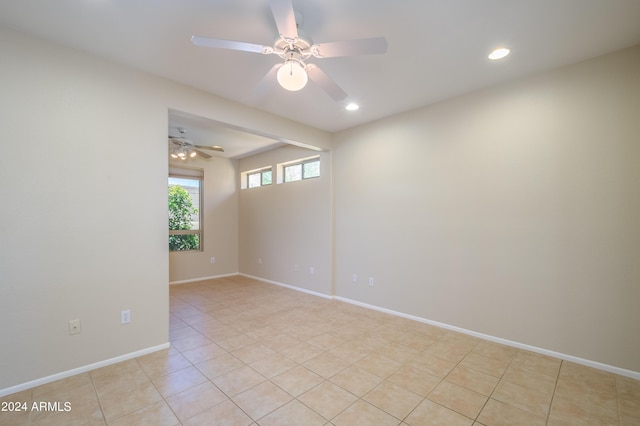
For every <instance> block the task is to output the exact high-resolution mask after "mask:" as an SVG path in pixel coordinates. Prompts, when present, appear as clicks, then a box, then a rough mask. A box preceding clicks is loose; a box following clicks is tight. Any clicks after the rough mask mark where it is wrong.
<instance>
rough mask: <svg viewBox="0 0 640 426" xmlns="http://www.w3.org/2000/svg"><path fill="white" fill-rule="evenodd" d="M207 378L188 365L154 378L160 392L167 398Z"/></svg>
mask: <svg viewBox="0 0 640 426" xmlns="http://www.w3.org/2000/svg"><path fill="white" fill-rule="evenodd" d="M206 381H207V378H206V377H205V376H204V374H202V373H201V372H200V371H199V370H198V369H197V368H195V367H187V368H183V369H182V370H178V371H174V372H172V373H169V374H165V375H164V376H159V377H156V378H155V379H153V380H152V382H153V384H154V385H155V387H156V389H158V391H159V392H160V394H161V395H162V396H163V397H165V398H167V397H169V396H171V395H175V394H177V393H180V392H182V391H185V390H187V389H189V388H192V387H194V386H196V385H199V384H201V383H204V382H206Z"/></svg>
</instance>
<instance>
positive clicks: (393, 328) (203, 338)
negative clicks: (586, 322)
mask: <svg viewBox="0 0 640 426" xmlns="http://www.w3.org/2000/svg"><path fill="white" fill-rule="evenodd" d="M169 319H170V321H169V330H170V339H171V341H172V346H171V347H170V348H169V349H166V350H162V351H158V352H155V353H153V354H148V355H145V356H141V357H138V358H136V359H131V360H127V361H124V362H121V363H117V364H113V365H110V366H107V367H103V368H99V369H96V370H94V371H91V372H89V373H82V374H79V375H77V376H73V377H70V378H67V379H63V380H59V381H57V382H53V383H49V384H45V385H41V386H38V387H36V388H34V389H30V390H27V391H23V392H19V393H17V394H14V395H9V396H7V397H2V398H0V401H8V400H15V399H16V398H19V399H21V400H24V401H25V402H28V403H29V404H31V403H32V402H33V401H45V402H46V401H48V402H65V401H67V402H70V403H71V404H72V411H71V412H63V413H56V412H31V413H30V412H24V413H3V412H0V425H1V426H4V425H7V424H8V425H14V424H15V425H24V426H30V425H32V424H33V425H44V426H51V425H64V426H70V425H81V426H86V425H92V424H96V425H104V424H106V422H107V420H108V421H109V424H115V425H122V424H136V425H138V424H145V422H147V423H149V424H154V425H155V424H170V425H171V424H177V423H178V422H179V421H182V422H183V424H187V425H208V424H213V425H215V426H219V425H245V426H248V425H252V426H257V425H258V424H261V425H263V426H264V425H266V424H290V423H292V424H301V423H303V424H305V426H306V424H312V425H313V424H325V425H326V426H329V425H332V426H339V425H343V424H348V425H349V426H351V425H354V424H367V425H369V424H387V423H389V424H402V425H404V426H416V425H421V426H422V425H432V424H435V425H438V424H445V425H454V426H456V425H471V424H473V425H476V426H491V425H544V424H545V423H547V422H546V421H545V420H546V418H545V416H546V413H548V425H551V426H555V425H574V424H575V425H591V424H605V425H606V424H612V425H622V426H636V425H640V382H639V381H637V380H633V379H630V378H627V377H622V376H617V375H614V374H611V373H608V372H605V371H601V370H596V369H593V368H590V367H586V366H584V365H580V364H576V363H572V362H567V361H562V360H560V359H557V358H553V357H549V356H546V355H541V354H538V353H534V352H530V351H526V350H521V349H516V348H512V347H508V346H504V345H501V344H498V343H495V342H489V341H484V340H481V339H478V338H476V337H473V336H468V335H465V334H460V333H456V332H453V331H450V330H445V329H442V328H438V327H435V326H432V325H429V324H424V323H420V322H416V321H411V320H408V319H405V318H399V317H394V316H392V315H389V314H385V313H381V312H378V311H372V310H368V309H365V308H362V307H359V306H355V305H351V304H348V303H344V302H338V301H332V300H325V299H319V298H317V297H314V296H311V295H307V294H302V293H299V292H295V291H291V290H289V289H285V288H282V287H278V286H273V285H269V284H265V283H262V282H259V281H256V280H254V279H252V278H248V277H243V276H234V277H225V278H220V279H211V280H206V281H203V282H200V283H189V284H184V285H180V286H171V287H170V315H169ZM231 352H233V353H231ZM307 367H308V368H307ZM312 369H313V370H315V371H316V372H314V371H312ZM318 373H320V374H318ZM213 382H215V383H216V384H217V385H218V386H220V388H222V389H220V388H218V386H216V385H215V384H214V383H213ZM223 390H224V392H223ZM225 392H227V393H229V394H230V395H234V396H233V400H231V399H230V397H229V396H228V395H227V394H225ZM490 395H491V398H490V399H488V400H487V398H488V397H489V396H490ZM424 398H426V399H424ZM435 401H437V402H435ZM482 401H486V402H485V403H483V402H482ZM416 404H417V405H416ZM445 405H446V406H445ZM241 407H242V408H241ZM413 407H415V408H413ZM447 407H449V408H447ZM478 407H481V408H480V411H479V414H478V415H477V418H476V419H475V423H474V413H477V412H478V410H479V408H478ZM455 410H458V411H459V412H456V411H455ZM249 414H251V415H249ZM463 414H464V415H463ZM405 415H406V416H405ZM403 416H405V417H404V418H403Z"/></svg>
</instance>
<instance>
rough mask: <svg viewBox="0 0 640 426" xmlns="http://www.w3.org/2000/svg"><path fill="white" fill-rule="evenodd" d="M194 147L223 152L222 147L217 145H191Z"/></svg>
mask: <svg viewBox="0 0 640 426" xmlns="http://www.w3.org/2000/svg"><path fill="white" fill-rule="evenodd" d="M193 147H194V148H200V149H208V150H211V151H217V152H224V148H222V147H221V146H218V145H212V146H206V145H193Z"/></svg>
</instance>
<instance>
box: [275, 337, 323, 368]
mask: <svg viewBox="0 0 640 426" xmlns="http://www.w3.org/2000/svg"><path fill="white" fill-rule="evenodd" d="M278 352H280V353H281V354H282V355H284V356H286V357H287V358H289V359H292V360H294V361H296V362H298V363H300V364H302V363H304V362H306V361H308V360H310V359H311V358H314V357H317V356H318V355H320V354H321V353H322V349H320V348H318V347H316V346H313V345H310V344H309V343H307V342H300V343H298V344H297V345H293V346H287V347H286V348H282V349H281V350H279V351H278Z"/></svg>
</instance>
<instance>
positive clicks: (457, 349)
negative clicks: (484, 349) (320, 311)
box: [424, 341, 476, 364]
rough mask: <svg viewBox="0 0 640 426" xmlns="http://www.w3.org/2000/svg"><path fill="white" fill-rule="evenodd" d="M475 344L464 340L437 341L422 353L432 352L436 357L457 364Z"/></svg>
mask: <svg viewBox="0 0 640 426" xmlns="http://www.w3.org/2000/svg"><path fill="white" fill-rule="evenodd" d="M475 345H476V343H475V342H466V341H460V342H455V341H437V342H435V343H433V344H432V345H431V346H429V347H428V348H427V349H425V350H424V353H427V354H432V355H435V356H437V357H438V358H442V359H446V360H449V361H453V362H455V363H456V364H457V363H458V362H460V361H461V360H462V358H464V357H465V356H466V355H467V354H468V353H469V352H471V350H472V349H473V348H474V346H475Z"/></svg>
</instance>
